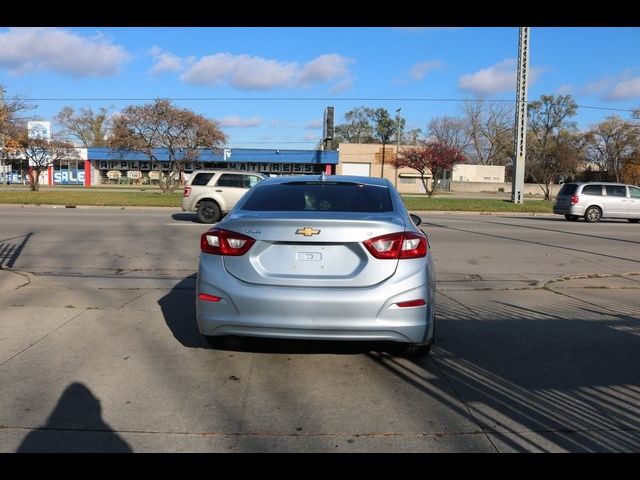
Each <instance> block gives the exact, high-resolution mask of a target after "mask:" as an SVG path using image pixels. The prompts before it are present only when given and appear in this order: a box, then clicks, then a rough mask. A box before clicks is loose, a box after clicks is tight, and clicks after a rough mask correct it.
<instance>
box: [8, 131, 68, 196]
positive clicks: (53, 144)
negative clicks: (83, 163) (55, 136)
mask: <svg viewBox="0 0 640 480" xmlns="http://www.w3.org/2000/svg"><path fill="white" fill-rule="evenodd" d="M5 148H6V149H7V151H8V156H9V158H11V159H12V160H20V161H25V162H26V163H27V165H28V166H29V174H28V178H29V187H30V188H31V190H32V191H34V192H37V191H38V190H39V189H40V175H41V174H42V172H44V171H46V170H47V169H48V168H49V166H51V165H54V163H56V162H59V161H60V160H69V159H77V158H79V156H78V152H77V151H76V149H75V148H74V146H73V145H72V144H70V143H68V142H62V141H59V140H49V139H47V138H39V137H38V138H29V135H28V132H27V129H26V128H24V129H23V130H22V132H20V134H19V135H16V136H14V137H12V138H11V139H10V140H9V141H7V144H6V147H5Z"/></svg>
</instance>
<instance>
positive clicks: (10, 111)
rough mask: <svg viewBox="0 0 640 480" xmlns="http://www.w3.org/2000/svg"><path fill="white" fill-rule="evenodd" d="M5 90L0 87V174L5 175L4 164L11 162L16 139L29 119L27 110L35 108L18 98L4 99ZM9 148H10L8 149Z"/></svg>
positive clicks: (16, 143) (16, 145)
mask: <svg viewBox="0 0 640 480" xmlns="http://www.w3.org/2000/svg"><path fill="white" fill-rule="evenodd" d="M5 93H6V91H5V89H4V88H3V86H2V85H0V173H1V174H2V175H1V176H4V175H5V162H6V161H9V160H12V159H13V155H14V152H15V149H16V148H18V139H19V138H20V135H21V132H22V130H24V129H26V124H27V121H28V120H31V117H30V116H28V115H26V112H27V111H28V110H33V109H35V108H36V107H37V106H36V105H32V104H29V103H27V102H26V101H25V100H23V99H22V97H20V96H17V95H16V96H12V97H10V98H6V97H5ZM8 147H11V148H8Z"/></svg>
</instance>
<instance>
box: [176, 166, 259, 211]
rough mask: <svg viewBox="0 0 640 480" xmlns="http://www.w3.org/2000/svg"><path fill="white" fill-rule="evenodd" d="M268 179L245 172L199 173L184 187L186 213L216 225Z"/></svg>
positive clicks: (192, 175) (219, 171) (202, 171)
mask: <svg viewBox="0 0 640 480" xmlns="http://www.w3.org/2000/svg"><path fill="white" fill-rule="evenodd" d="M264 178H266V177H265V176H264V175H262V174H260V173H254V172H246V171H242V170H196V171H195V172H193V173H192V174H191V176H190V177H189V180H188V181H187V185H186V186H185V187H184V193H183V195H182V210H183V211H185V212H195V213H196V215H197V216H198V221H199V222H201V223H215V222H217V221H218V220H220V218H221V217H222V215H223V214H226V213H227V212H229V210H231V209H232V208H233V206H234V205H235V204H236V203H237V202H238V200H240V198H241V197H242V196H243V195H244V194H245V193H246V192H247V191H248V190H249V189H250V188H251V187H253V186H254V185H255V184H257V183H258V182H259V181H260V180H263V179H264Z"/></svg>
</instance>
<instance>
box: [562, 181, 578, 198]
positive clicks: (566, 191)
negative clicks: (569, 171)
mask: <svg viewBox="0 0 640 480" xmlns="http://www.w3.org/2000/svg"><path fill="white" fill-rule="evenodd" d="M577 189H578V185H576V184H575V183H565V184H564V185H562V188H561V189H560V191H559V192H558V195H575V193H576V190H577Z"/></svg>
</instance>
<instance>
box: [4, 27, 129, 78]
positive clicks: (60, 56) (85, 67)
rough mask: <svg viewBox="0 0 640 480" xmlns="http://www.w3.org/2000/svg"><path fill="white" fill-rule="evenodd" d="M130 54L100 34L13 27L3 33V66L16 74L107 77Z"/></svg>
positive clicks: (117, 68) (114, 72) (114, 71)
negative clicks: (35, 73)
mask: <svg viewBox="0 0 640 480" xmlns="http://www.w3.org/2000/svg"><path fill="white" fill-rule="evenodd" d="M129 58H130V55H129V54H128V53H127V52H126V50H125V49H124V48H123V47H121V46H120V45H114V44H113V43H111V42H110V41H109V40H108V39H107V38H105V37H104V36H102V35H100V34H97V35H94V36H91V37H83V36H80V35H77V34H75V33H73V32H70V31H68V30H65V29H62V28H49V27H38V28H10V29H9V30H8V31H6V32H4V33H0V68H5V69H7V70H9V72H11V73H13V74H15V75H24V74H28V73H33V72H41V71H53V72H56V73H62V74H68V75H73V76H76V77H107V76H110V75H114V74H116V73H117V72H118V70H119V69H120V67H121V66H122V64H123V63H124V62H126V61H127V60H128V59H129Z"/></svg>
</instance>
